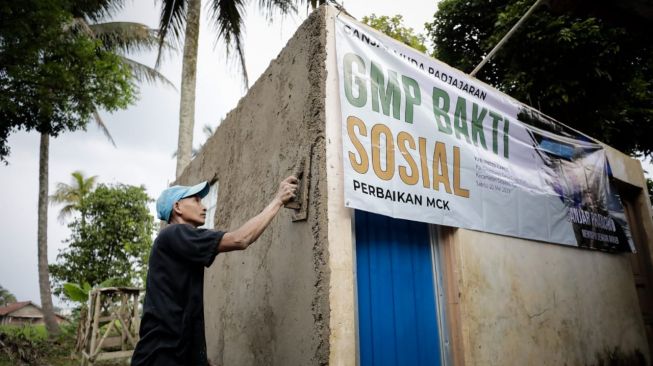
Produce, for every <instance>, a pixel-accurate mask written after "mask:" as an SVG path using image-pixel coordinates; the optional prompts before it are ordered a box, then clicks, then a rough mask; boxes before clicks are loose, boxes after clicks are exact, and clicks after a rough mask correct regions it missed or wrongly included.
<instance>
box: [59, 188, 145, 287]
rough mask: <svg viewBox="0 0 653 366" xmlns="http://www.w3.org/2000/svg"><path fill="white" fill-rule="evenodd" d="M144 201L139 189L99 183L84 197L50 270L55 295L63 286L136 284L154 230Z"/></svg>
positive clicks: (141, 276)
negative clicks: (109, 281)
mask: <svg viewBox="0 0 653 366" xmlns="http://www.w3.org/2000/svg"><path fill="white" fill-rule="evenodd" d="M150 201H151V199H150V197H148V195H147V194H146V193H145V189H144V188H143V187H134V186H129V185H123V184H118V185H115V186H108V185H104V184H100V185H98V187H97V188H96V189H95V191H93V192H90V193H88V194H87V195H86V196H85V198H84V200H83V201H81V202H80V203H79V205H78V207H79V211H80V217H78V218H76V219H75V220H74V221H73V222H72V223H71V224H70V225H69V227H70V229H71V231H72V233H71V236H70V238H69V239H68V240H67V243H68V247H67V248H65V249H63V250H61V251H60V252H59V255H58V256H57V263H56V264H51V265H50V273H51V275H52V278H53V282H54V285H55V293H56V294H61V293H62V290H63V287H62V286H63V284H64V283H67V282H71V283H75V284H85V283H88V284H90V285H91V286H93V285H98V284H100V283H101V282H103V281H106V280H108V279H113V280H114V283H118V284H121V285H142V284H143V281H144V278H145V275H146V271H147V260H148V256H149V252H150V248H151V246H152V232H153V229H154V219H153V218H152V216H151V215H150V213H149V210H148V207H147V204H148V203H149V202H150ZM82 218H84V220H82Z"/></svg>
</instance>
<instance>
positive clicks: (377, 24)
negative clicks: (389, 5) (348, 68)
mask: <svg viewBox="0 0 653 366" xmlns="http://www.w3.org/2000/svg"><path fill="white" fill-rule="evenodd" d="M362 20H363V23H365V24H367V25H369V26H370V27H372V28H374V29H376V30H378V31H380V32H382V33H384V34H385V35H387V36H390V37H392V38H394V39H396V40H397V41H399V42H402V43H403V44H405V45H407V46H409V47H412V48H414V49H416V50H418V51H420V52H426V46H425V45H424V41H425V38H424V36H423V35H421V34H419V33H415V31H414V30H413V28H410V27H406V26H404V18H403V16H401V15H395V16H393V17H389V16H387V15H382V16H377V15H376V14H372V15H370V16H364V17H363V19H362Z"/></svg>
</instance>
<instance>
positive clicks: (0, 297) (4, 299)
mask: <svg viewBox="0 0 653 366" xmlns="http://www.w3.org/2000/svg"><path fill="white" fill-rule="evenodd" d="M14 302H16V296H14V294H12V293H11V292H9V290H7V289H6V288H4V287H2V285H0V306H6V305H7V304H11V303H14Z"/></svg>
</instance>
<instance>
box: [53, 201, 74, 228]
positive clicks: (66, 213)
mask: <svg viewBox="0 0 653 366" xmlns="http://www.w3.org/2000/svg"><path fill="white" fill-rule="evenodd" d="M75 211H77V205H66V206H64V207H63V208H62V209H61V210H59V215H57V220H58V221H59V223H60V224H64V223H65V222H66V219H67V218H69V217H70V216H72V215H73V213H74V212H75Z"/></svg>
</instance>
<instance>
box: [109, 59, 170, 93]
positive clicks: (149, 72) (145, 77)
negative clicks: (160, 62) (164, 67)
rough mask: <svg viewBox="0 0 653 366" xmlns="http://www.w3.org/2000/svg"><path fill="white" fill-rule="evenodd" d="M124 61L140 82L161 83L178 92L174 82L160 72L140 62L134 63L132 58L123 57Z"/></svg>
mask: <svg viewBox="0 0 653 366" xmlns="http://www.w3.org/2000/svg"><path fill="white" fill-rule="evenodd" d="M122 61H123V62H124V63H125V64H126V65H127V66H128V67H129V69H130V70H131V72H132V74H133V75H134V77H135V78H136V80H138V81H139V82H143V81H147V82H148V83H155V82H161V83H163V84H165V85H167V86H169V87H171V88H173V89H174V90H177V88H176V87H175V84H173V83H172V81H170V80H168V78H166V77H165V76H163V74H162V73H160V72H159V70H157V69H155V68H153V67H149V66H147V65H145V64H142V63H140V62H137V61H134V60H132V59H130V58H127V57H123V58H122Z"/></svg>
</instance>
